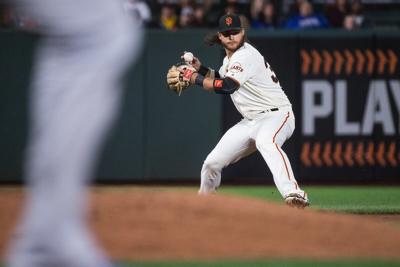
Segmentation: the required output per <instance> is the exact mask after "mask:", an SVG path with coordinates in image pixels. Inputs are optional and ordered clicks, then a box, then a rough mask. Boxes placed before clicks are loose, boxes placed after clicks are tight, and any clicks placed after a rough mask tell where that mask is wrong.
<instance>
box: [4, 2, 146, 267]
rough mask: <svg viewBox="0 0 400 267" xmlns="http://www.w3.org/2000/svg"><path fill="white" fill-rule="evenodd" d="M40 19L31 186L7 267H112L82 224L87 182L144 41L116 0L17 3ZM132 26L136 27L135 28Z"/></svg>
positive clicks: (32, 112)
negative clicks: (125, 77)
mask: <svg viewBox="0 0 400 267" xmlns="http://www.w3.org/2000/svg"><path fill="white" fill-rule="evenodd" d="M15 4H16V8H17V9H18V10H19V12H22V13H23V14H26V16H28V17H30V18H32V19H34V20H35V21H37V22H38V27H37V31H38V32H39V33H40V34H41V35H42V38H41V40H40V43H39V46H38V51H37V52H36V58H35V64H34V73H33V81H32V91H31V96H30V113H29V115H30V132H29V140H28V147H27V151H26V162H25V180H26V182H27V185H28V186H29V188H28V190H27V198H26V203H25V208H24V211H23V216H22V219H21V222H20V224H19V225H18V227H17V229H16V233H15V235H14V239H13V240H12V241H11V245H10V247H9V249H8V255H7V259H6V267H110V266H112V263H111V262H110V261H109V259H108V258H107V257H106V256H105V255H104V253H103V252H102V250H101V249H100V248H98V246H97V245H96V241H95V239H94V237H93V236H92V234H91V231H90V230H89V229H88V225H87V220H86V216H87V209H88V202H87V194H88V187H87V184H88V183H89V182H90V180H91V176H92V175H93V173H94V170H95V167H96V163H97V159H98V157H99V152H100V150H101V147H102V144H103V143H104V139H105V137H106V135H107V133H108V130H109V129H110V127H111V126H112V124H113V121H114V119H115V118H116V115H117V112H118V110H119V102H120V97H121V93H122V91H121V87H120V85H119V81H120V78H121V76H122V74H123V73H124V71H125V69H126V67H127V66H128V65H129V63H131V60H132V59H133V57H134V56H137V55H138V52H139V48H140V46H141V39H142V37H141V36H142V34H141V29H140V28H139V27H138V26H137V25H139V24H140V23H139V22H134V21H132V18H131V17H130V16H129V15H128V14H127V13H124V12H123V7H122V2H119V1H117V0H36V1H32V0H18V1H16V2H15ZM135 25H136V26H135Z"/></svg>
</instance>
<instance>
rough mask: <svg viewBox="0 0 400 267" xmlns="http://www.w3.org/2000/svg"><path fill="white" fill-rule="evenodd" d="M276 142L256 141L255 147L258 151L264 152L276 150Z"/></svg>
mask: <svg viewBox="0 0 400 267" xmlns="http://www.w3.org/2000/svg"><path fill="white" fill-rule="evenodd" d="M276 146H277V144H276V143H273V142H272V141H265V140H262V141H256V147H257V150H258V151H264V152H267V153H268V152H273V151H274V150H276Z"/></svg>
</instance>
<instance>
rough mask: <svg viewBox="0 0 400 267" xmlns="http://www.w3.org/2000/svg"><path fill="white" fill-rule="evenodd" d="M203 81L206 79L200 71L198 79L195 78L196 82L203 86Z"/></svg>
mask: <svg viewBox="0 0 400 267" xmlns="http://www.w3.org/2000/svg"><path fill="white" fill-rule="evenodd" d="M203 81H204V76H203V75H201V74H200V73H198V74H197V77H196V79H195V80H194V83H195V84H197V85H199V86H201V87H203Z"/></svg>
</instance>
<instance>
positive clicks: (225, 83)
mask: <svg viewBox="0 0 400 267" xmlns="http://www.w3.org/2000/svg"><path fill="white" fill-rule="evenodd" d="M213 87H214V91H215V93H217V94H224V95H230V94H232V93H234V92H235V91H236V90H237V89H239V87H240V85H239V83H238V82H237V81H235V80H234V79H231V78H229V77H226V78H223V79H215V80H214V82H213Z"/></svg>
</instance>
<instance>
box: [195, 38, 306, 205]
mask: <svg viewBox="0 0 400 267" xmlns="http://www.w3.org/2000/svg"><path fill="white" fill-rule="evenodd" d="M219 74H220V76H221V77H222V78H223V77H230V78H232V79H234V80H236V81H237V82H238V83H239V84H240V87H239V89H238V90H236V91H235V92H234V93H232V94H231V98H232V101H233V103H234V105H235V107H236V108H237V110H238V111H239V112H240V114H241V115H242V116H243V119H242V120H241V121H240V122H239V123H237V124H236V125H235V126H233V127H232V128H230V129H229V130H228V131H227V132H226V133H225V135H224V136H223V137H222V138H221V140H220V141H219V143H218V144H217V146H216V147H215V148H214V149H213V150H212V151H211V153H210V154H209V155H208V156H207V158H206V160H205V161H204V164H203V167H202V170H201V185H200V190H199V193H209V192H213V191H215V190H216V188H217V187H218V186H219V185H220V183H221V171H222V169H223V168H224V167H226V166H228V165H229V164H231V163H234V162H237V161H238V160H240V159H241V158H243V157H245V156H248V155H249V154H251V153H253V152H255V151H256V150H258V151H259V152H260V153H261V155H262V156H263V158H264V160H265V161H266V163H267V164H268V166H269V168H270V170H271V172H272V175H273V178H274V182H275V184H276V186H277V188H278V190H279V192H280V193H281V194H282V196H283V197H286V196H287V195H289V194H291V193H299V194H301V195H302V196H304V197H305V198H306V193H305V192H304V191H302V190H301V189H300V188H299V186H298V184H297V182H296V179H295V177H294V174H293V171H292V168H291V166H290V162H289V159H288V157H287V156H286V154H285V152H284V151H283V150H282V148H281V146H282V145H283V143H284V142H285V141H286V140H287V139H288V138H289V137H290V136H291V135H292V133H293V131H294V128H295V118H294V114H293V111H292V106H291V103H290V101H289V99H288V98H287V96H286V94H285V93H284V92H283V90H282V88H281V86H280V84H279V81H278V79H277V78H276V76H275V73H274V72H273V71H272V70H271V67H270V66H269V64H268V63H266V61H265V60H264V57H263V56H262V55H261V54H260V53H259V52H258V51H257V49H255V48H254V47H253V46H252V45H250V44H249V43H247V42H245V43H244V45H243V46H242V47H240V48H239V49H238V50H236V51H235V52H234V53H233V55H232V56H231V57H230V58H228V57H225V58H224V61H223V64H222V66H221V68H220V70H219Z"/></svg>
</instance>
